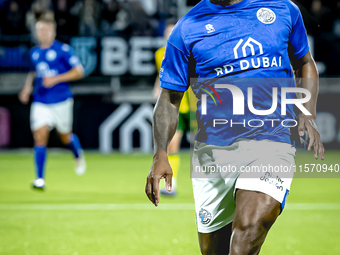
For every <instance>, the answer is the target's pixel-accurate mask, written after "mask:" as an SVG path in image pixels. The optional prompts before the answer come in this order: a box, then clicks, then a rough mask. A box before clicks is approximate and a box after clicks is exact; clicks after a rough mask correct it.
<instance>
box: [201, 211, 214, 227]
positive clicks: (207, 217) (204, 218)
mask: <svg viewBox="0 0 340 255" xmlns="http://www.w3.org/2000/svg"><path fill="white" fill-rule="evenodd" d="M198 217H199V218H200V220H201V223H202V224H204V225H207V224H209V223H210V222H211V218H212V217H211V213H210V212H208V211H207V210H206V209H203V208H201V210H200V212H199V214H198Z"/></svg>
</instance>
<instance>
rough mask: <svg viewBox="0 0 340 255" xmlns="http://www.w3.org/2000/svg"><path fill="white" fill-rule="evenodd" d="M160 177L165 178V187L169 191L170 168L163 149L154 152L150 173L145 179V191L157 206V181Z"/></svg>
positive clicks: (170, 181) (170, 182)
mask: <svg viewBox="0 0 340 255" xmlns="http://www.w3.org/2000/svg"><path fill="white" fill-rule="evenodd" d="M161 179H165V187H166V189H167V190H168V191H171V186H172V169H171V167H170V164H169V161H168V155H167V153H166V152H165V151H161V152H159V153H158V152H156V153H155V155H154V156H153V164H152V166H151V169H150V173H149V175H148V178H147V179H146V186H145V193H146V195H147V196H148V198H149V200H150V201H151V202H152V203H153V204H154V205H155V206H158V203H159V182H160V180H161Z"/></svg>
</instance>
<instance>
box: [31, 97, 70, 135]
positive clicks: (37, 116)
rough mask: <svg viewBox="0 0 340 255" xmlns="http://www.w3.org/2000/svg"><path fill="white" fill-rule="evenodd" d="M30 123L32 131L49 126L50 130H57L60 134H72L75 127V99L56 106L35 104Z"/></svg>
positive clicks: (32, 108)
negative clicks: (73, 126)
mask: <svg viewBox="0 0 340 255" xmlns="http://www.w3.org/2000/svg"><path fill="white" fill-rule="evenodd" d="M30 121H31V130H32V131H34V130H37V129H39V128H42V127H44V126H48V127H49V128H50V129H53V128H57V130H58V132H60V133H62V134H65V133H69V132H71V131H72V125H73V98H68V99H67V100H65V101H63V102H60V103H56V104H43V103H40V102H33V103H32V105H31V116H30Z"/></svg>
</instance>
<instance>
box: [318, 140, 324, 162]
mask: <svg viewBox="0 0 340 255" xmlns="http://www.w3.org/2000/svg"><path fill="white" fill-rule="evenodd" d="M319 155H320V158H321V160H324V159H325V148H324V147H323V144H322V142H321V141H320V143H319Z"/></svg>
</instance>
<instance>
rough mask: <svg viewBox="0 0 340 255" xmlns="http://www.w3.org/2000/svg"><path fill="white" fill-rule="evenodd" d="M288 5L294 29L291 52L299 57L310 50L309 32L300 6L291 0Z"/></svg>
mask: <svg viewBox="0 0 340 255" xmlns="http://www.w3.org/2000/svg"><path fill="white" fill-rule="evenodd" d="M288 7H289V9H290V13H291V18H292V31H291V33H290V36H289V47H290V53H291V54H293V55H294V56H295V57H296V58H297V59H299V58H302V57H303V56H304V55H306V54H307V52H308V51H309V43H308V37H307V32H306V28H305V26H304V24H303V19H302V15H301V12H300V10H299V8H298V7H297V6H296V5H295V4H293V3H291V2H290V3H289V4H288Z"/></svg>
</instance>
